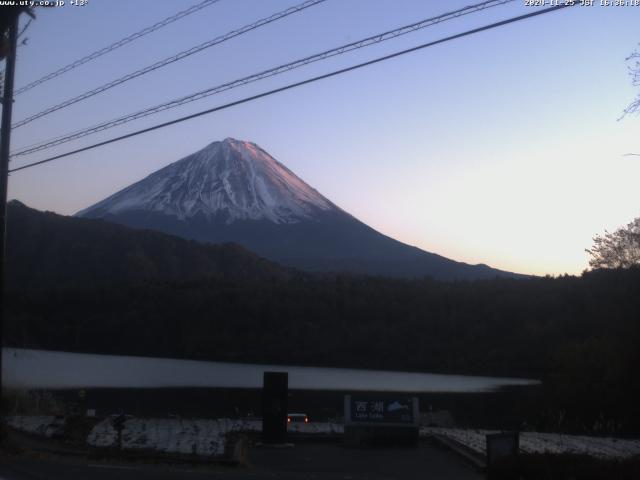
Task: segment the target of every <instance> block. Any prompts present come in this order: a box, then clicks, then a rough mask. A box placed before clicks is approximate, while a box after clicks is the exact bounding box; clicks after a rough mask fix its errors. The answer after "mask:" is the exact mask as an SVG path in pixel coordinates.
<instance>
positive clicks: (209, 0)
mask: <svg viewBox="0 0 640 480" xmlns="http://www.w3.org/2000/svg"><path fill="white" fill-rule="evenodd" d="M219 1H220V0H204V1H202V2H200V3H197V4H195V5H193V6H192V7H190V8H187V9H186V10H182V11H180V12H178V13H176V14H175V15H171V16H170V17H168V18H165V19H164V20H161V21H160V22H157V23H154V24H153V25H151V26H150V27H147V28H143V29H142V30H140V31H139V32H136V33H132V34H131V35H129V36H127V37H124V38H123V39H121V40H118V41H117V42H114V43H112V44H111V45H107V46H106V47H103V48H101V49H100V50H97V51H95V52H93V53H91V54H89V55H86V56H84V57H82V58H80V59H78V60H76V61H75V62H72V63H69V64H68V65H65V66H64V67H61V68H59V69H57V70H55V71H53V72H51V73H49V74H47V75H45V76H44V77H41V78H39V79H38V80H34V81H33V82H31V83H28V84H27V85H25V86H24V87H21V88H18V89H16V91H15V92H14V95H20V94H21V93H24V92H26V91H27V90H31V89H32V88H34V87H37V86H38V85H40V84H42V83H44V82H47V81H49V80H51V79H53V78H56V77H58V76H60V75H62V74H64V73H67V72H69V71H71V70H73V69H75V68H78V67H79V66H80V65H84V64H85V63H87V62H90V61H92V60H95V59H96V58H99V57H101V56H102V55H105V54H106V53H109V52H113V51H114V50H116V49H118V48H120V47H122V46H124V45H126V44H127V43H129V42H133V41H135V40H137V39H139V38H142V37H144V36H145V35H149V34H150V33H153V32H155V31H156V30H159V29H160V28H162V27H165V26H167V25H169V24H170V23H173V22H176V21H178V20H180V19H181V18H184V17H186V16H187V15H191V14H192V13H196V12H199V11H200V10H202V9H203V8H206V7H208V6H210V5H213V4H214V3H217V2H219Z"/></svg>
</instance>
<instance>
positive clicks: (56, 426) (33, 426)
mask: <svg viewBox="0 0 640 480" xmlns="http://www.w3.org/2000/svg"><path fill="white" fill-rule="evenodd" d="M6 422H7V425H9V426H10V427H12V428H15V429H16V430H21V431H23V432H27V433H32V434H36V435H42V436H43V437H47V438H51V437H52V436H53V435H55V434H57V433H62V431H64V425H65V419H64V418H62V417H54V416H53V415H11V416H8V417H6Z"/></svg>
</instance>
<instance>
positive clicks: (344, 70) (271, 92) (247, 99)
mask: <svg viewBox="0 0 640 480" xmlns="http://www.w3.org/2000/svg"><path fill="white" fill-rule="evenodd" d="M574 5H579V4H578V3H577V2H575V3H565V4H561V5H558V6H555V7H550V8H545V9H543V10H537V11H534V12H531V13H527V14H524V15H519V16H517V17H512V18H509V19H507V20H502V21H500V22H495V23H491V24H489V25H484V26H482V27H478V28H474V29H472V30H467V31H465V32H462V33H458V34H455V35H451V36H448V37H444V38H441V39H439V40H434V41H431V42H428V43H423V44H421V45H418V46H416V47H412V48H408V49H406V50H401V51H399V52H395V53H392V54H389V55H385V56H382V57H378V58H375V59H373V60H369V61H367V62H363V63H359V64H357V65H352V66H350V67H346V68H341V69H339V70H334V71H333V72H329V73H325V74H323V75H318V76H316V77H312V78H308V79H306V80H302V81H300V82H295V83H291V84H289V85H285V86H284V87H279V88H275V89H273V90H269V91H266V92H262V93H259V94H257V95H252V96H250V97H245V98H242V99H240V100H236V101H234V102H230V103H227V104H224V105H220V106H218V107H214V108H210V109H207V110H203V111H200V112H197V113H193V114H191V115H187V116H184V117H180V118H176V119H174V120H171V121H169V122H164V123H160V124H157V125H154V126H151V127H148V128H144V129H142V130H137V131H135V132H131V133H127V134H126V135H121V136H119V137H115V138H111V139H109V140H105V141H103V142H99V143H94V144H93V145H89V146H86V147H82V148H78V149H77V150H73V151H70V152H66V153H62V154H60V155H55V156H53V157H49V158H46V159H44V160H40V161H37V162H33V163H29V164H26V165H23V166H21V167H16V168H14V169H11V170H9V172H10V173H12V172H17V171H20V170H25V169H27V168H31V167H35V166H37V165H42V164H44V163H48V162H52V161H54V160H58V159H60V158H64V157H68V156H70V155H74V154H76V153H80V152H85V151H87V150H92V149H94V148H97V147H101V146H103V145H108V144H110V143H114V142H119V141H121V140H125V139H127V138H131V137H135V136H138V135H141V134H143V133H147V132H151V131H153V130H158V129H160V128H164V127H168V126H170V125H174V124H177V123H181V122H184V121H186V120H191V119H193V118H197V117H201V116H203V115H208V114H210V113H214V112H218V111H220V110H225V109H227V108H231V107H235V106H237V105H241V104H243V103H248V102H251V101H253V100H257V99H259V98H263V97H268V96H270V95H274V94H276V93H280V92H284V91H286V90H291V89H293V88H297V87H300V86H302V85H307V84H309V83H314V82H317V81H320V80H324V79H327V78H331V77H334V76H337V75H341V74H343V73H347V72H350V71H353V70H357V69H360V68H363V67H368V66H370V65H374V64H377V63H380V62H383V61H386V60H390V59H392V58H396V57H399V56H401V55H406V54H408V53H412V52H416V51H418V50H422V49H424V48H428V47H432V46H434V45H438V44H440V43H445V42H449V41H451V40H455V39H458V38H462V37H466V36H468V35H473V34H475V33H479V32H484V31H486V30H491V29H494V28H498V27H501V26H504V25H507V24H510V23H514V22H519V21H522V20H525V19H528V18H531V17H536V16H538V15H543V14H546V13H550V12H555V11H557V10H560V9H563V8H566V7H571V6H574Z"/></svg>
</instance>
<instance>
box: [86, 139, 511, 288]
mask: <svg viewBox="0 0 640 480" xmlns="http://www.w3.org/2000/svg"><path fill="white" fill-rule="evenodd" d="M76 215H77V216H80V217H86V218H103V219H105V220H109V221H112V222H115V223H121V224H124V225H127V226H129V227H133V228H147V229H152V230H159V231H163V232H165V233H169V234H172V235H178V236H181V237H184V238H188V239H193V240H197V241H201V242H209V243H223V242H236V243H239V244H241V245H243V246H244V247H246V248H248V249H249V250H251V251H253V252H256V253H257V254H258V255H260V256H262V257H265V258H267V259H270V260H272V261H275V262H278V263H281V264H283V265H287V266H292V267H295V268H301V269H304V270H309V271H339V272H342V271H343V272H350V273H356V274H368V275H383V276H393V277H405V278H417V277H423V276H431V277H433V278H435V279H438V280H475V279H484V278H493V277H495V276H506V277H524V276H521V275H518V274H514V273H511V272H505V271H502V270H498V269H494V268H491V267H489V266H487V265H484V264H478V265H470V264H467V263H463V262H456V261H454V260H451V259H448V258H446V257H443V256H441V255H438V254H435V253H431V252H427V251H424V250H421V249H419V248H417V247H413V246H410V245H406V244H404V243H402V242H399V241H397V240H395V239H393V238H391V237H389V236H387V235H384V234H382V233H380V232H378V231H376V230H375V229H373V228H371V227H370V226H368V225H366V224H365V223H363V222H361V221H360V220H358V219H357V218H355V217H354V216H352V215H351V214H349V213H348V212H346V211H345V210H343V209H341V208H340V207H338V206H337V205H335V204H334V203H333V202H331V200H329V199H327V198H326V197H324V196H322V195H321V194H320V193H319V192H318V191H317V190H316V189H314V188H313V187H311V186H310V185H309V184H307V183H306V182H304V181H303V180H302V179H300V178H299V177H297V176H296V175H295V173H293V172H292V171H291V170H289V169H288V168H287V167H286V166H285V165H283V164H282V163H280V162H279V161H277V160H276V159H275V158H273V157H272V156H271V155H269V154H268V153H267V152H266V151H265V150H263V149H262V148H261V147H259V146H257V145H256V144H255V143H251V142H245V141H239V140H235V139H232V138H226V139H225V140H223V141H221V142H213V143H211V144H209V145H207V146H206V147H205V148H203V149H201V150H198V151H197V152H195V153H193V154H191V155H188V156H186V157H184V158H182V159H180V160H178V161H177V162H174V163H172V164H170V165H168V166H166V167H164V168H162V169H160V170H157V171H156V172H154V173H152V174H150V175H149V176H147V177H145V178H144V179H142V180H140V181H138V182H135V183H133V184H132V185H130V186H128V187H126V188H124V189H122V190H120V191H119V192H116V193H114V194H113V195H111V196H109V197H107V198H106V199H104V200H102V201H100V202H98V203H96V204H95V205H92V206H90V207H88V208H86V209H84V210H81V211H80V212H78V213H77V214H76Z"/></svg>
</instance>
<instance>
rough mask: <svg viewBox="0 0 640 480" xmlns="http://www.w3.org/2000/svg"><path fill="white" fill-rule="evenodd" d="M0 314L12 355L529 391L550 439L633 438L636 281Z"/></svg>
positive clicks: (398, 283) (176, 289) (270, 292)
mask: <svg viewBox="0 0 640 480" xmlns="http://www.w3.org/2000/svg"><path fill="white" fill-rule="evenodd" d="M7 314H8V322H7V332H6V335H7V339H8V340H9V341H10V342H11V344H12V345H16V346H23V347H34V348H49V349H61V350H70V351H90V352H100V353H110V354H133V355H149V356H168V357H180V358H197V359H211V360H226V361H240V362H275V363H288V364H300V365H320V366H349V367H359V368H374V369H393V370H414V371H430V372H442V373H457V374H463V373H466V374H481V375H506V376H524V377H533V378H540V379H543V380H544V388H545V398H546V400H547V401H548V402H549V406H548V408H549V410H550V411H554V412H557V418H556V419H554V420H553V421H552V422H551V423H554V422H555V423H557V425H556V426H559V427H560V428H563V427H562V424H563V422H564V427H565V428H570V429H572V430H574V431H592V430H593V429H594V428H595V429H600V430H603V429H604V430H608V431H618V432H619V431H623V432H627V433H629V432H631V431H635V432H640V415H639V412H638V405H640V381H639V380H638V379H639V378H640V377H639V376H638V375H637V372H636V368H637V366H638V365H640V362H639V360H640V354H639V349H638V348H637V346H638V345H639V344H640V269H639V268H632V269H628V270H601V271H593V272H589V273H585V274H583V275H582V277H570V276H565V277H560V278H538V279H531V280H504V279H496V280H490V281H477V282H458V283H455V282H454V283H444V282H435V281H431V280H429V279H424V280H418V281H403V280H390V279H382V278H371V277H356V276H344V275H336V276H310V275H300V276H295V275H293V276H291V277H290V278H281V279H275V280H273V281H269V282H265V281H261V280H260V281H243V282H237V281H225V280H220V279H209V280H205V281H192V282H187V283H169V282H166V283H152V284H147V285H144V286H137V287H124V286H123V287H121V288H113V289H108V290H106V289H103V290H95V291H87V290H84V291H80V290H68V289H67V290H59V291H52V290H49V291H39V292H13V293H12V294H11V295H10V296H9V302H8V312H7Z"/></svg>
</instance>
